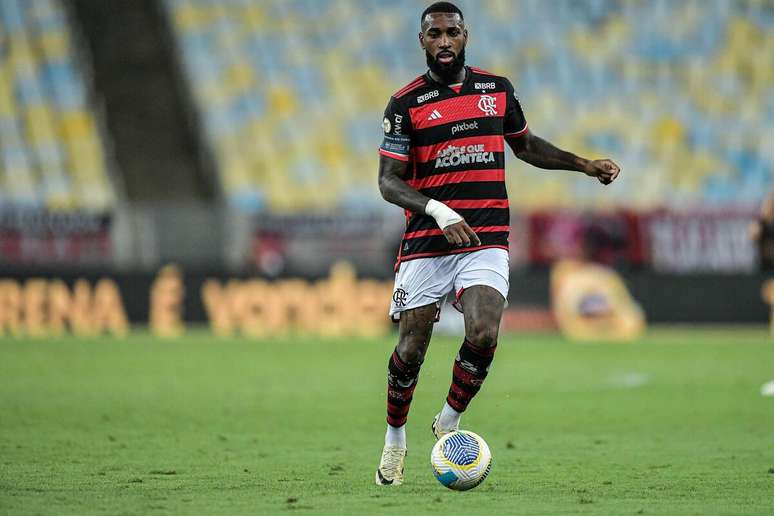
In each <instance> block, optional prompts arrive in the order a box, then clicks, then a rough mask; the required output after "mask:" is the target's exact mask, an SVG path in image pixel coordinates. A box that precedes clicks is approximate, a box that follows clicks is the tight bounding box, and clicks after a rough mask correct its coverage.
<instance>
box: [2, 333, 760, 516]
mask: <svg viewBox="0 0 774 516" xmlns="http://www.w3.org/2000/svg"><path fill="white" fill-rule="evenodd" d="M393 346H394V339H386V340H378V341H352V342H341V341H319V340H309V339H298V340H284V341H280V342H254V341H244V340H233V341H232V340H223V339H215V338H211V337H209V336H207V335H206V334H203V333H197V334H193V335H191V336H188V337H186V338H184V339H181V340H178V341H172V342H168V341H159V340H155V339H153V338H151V337H148V336H142V335H138V336H134V337H131V338H128V339H125V340H110V339H103V340H96V339H95V340H77V339H61V340H49V341H42V340H9V339H6V340H0V513H7V514H38V513H47V514H64V513H77V514H86V513H112V514H119V513H120V514H155V513H174V514H213V513H228V514H234V513H251V514H260V513H276V514H283V513H294V512H304V513H308V514H325V513H339V514H358V515H362V514H412V515H413V514H508V513H520V514H537V513H546V514H558V513H578V512H581V513H593V514H605V513H612V514H627V513H628V514H631V513H635V514H642V513H646V514H653V513H656V514H665V513H672V514H708V513H712V514H723V513H725V514H774V398H764V397H762V396H761V395H760V394H759V388H760V385H761V384H762V383H763V382H765V381H767V380H770V379H773V378H774V343H772V339H771V337H769V336H768V335H767V334H766V333H765V332H764V331H763V330H749V329H726V330H722V331H720V330H717V331H691V330H684V331H683V330H661V331H655V332H652V333H651V334H650V335H649V336H648V337H647V338H644V339H643V340H641V341H639V342H637V343H635V344H631V345H615V344H590V345H577V344H570V343H567V342H564V341H563V340H562V339H560V338H559V337H556V336H534V335H533V336H511V337H506V338H502V339H501V342H500V346H499V348H498V352H497V357H496V359H495V362H494V365H493V367H492V372H491V374H490V376H489V378H488V379H487V382H486V384H485V385H484V388H483V389H482V391H481V393H480V395H479V396H478V397H477V398H476V399H475V400H474V401H473V403H472V405H471V407H470V409H469V411H468V413H467V414H466V415H465V417H464V418H463V425H462V426H463V428H468V429H470V430H473V431H475V432H477V433H479V434H481V435H482V436H483V437H484V438H485V439H486V440H487V441H488V443H489V445H490V447H491V448H492V453H493V456H494V462H493V467H492V473H491V475H490V476H489V478H488V479H487V480H486V482H485V483H484V484H482V485H481V486H480V487H479V488H477V489H475V490H473V491H469V492H466V493H456V492H452V491H448V490H446V489H444V488H443V487H442V486H441V485H440V484H439V483H438V482H437V481H436V480H435V479H434V478H433V475H432V473H431V471H430V466H429V460H428V457H429V453H430V448H431V446H432V444H433V439H432V436H431V434H430V430H429V427H430V422H431V419H432V417H433V415H435V413H436V412H437V411H438V409H439V407H440V405H441V404H442V402H443V399H444V396H445V393H446V390H447V389H448V385H449V380H450V374H451V365H452V359H453V357H454V354H455V352H456V349H457V347H458V340H457V339H449V338H436V339H435V340H434V341H433V343H432V345H431V347H430V352H429V353H428V356H427V360H426V362H425V366H424V368H423V371H422V375H421V377H420V382H419V386H418V388H417V391H416V393H415V402H414V404H413V406H412V411H411V415H410V417H409V423H408V425H409V426H408V437H409V456H408V458H407V464H406V485H404V486H401V487H392V488H384V487H377V486H375V485H373V476H374V470H375V467H376V464H377V461H378V458H379V454H380V452H381V445H382V438H383V432H384V425H385V423H384V417H385V416H384V407H385V400H384V396H385V393H384V390H385V375H386V364H387V358H388V355H389V352H390V351H391V349H392V347H393Z"/></svg>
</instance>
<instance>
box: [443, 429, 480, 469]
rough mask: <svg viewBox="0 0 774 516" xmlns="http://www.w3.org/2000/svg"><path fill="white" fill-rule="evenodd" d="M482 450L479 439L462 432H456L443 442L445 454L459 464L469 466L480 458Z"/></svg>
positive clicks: (448, 458)
mask: <svg viewBox="0 0 774 516" xmlns="http://www.w3.org/2000/svg"><path fill="white" fill-rule="evenodd" d="M479 452H480V449H479V446H478V441H477V440H476V439H475V437H472V436H470V435H467V434H463V433H461V432H455V433H454V434H453V435H452V436H451V437H450V438H449V439H447V440H446V442H445V443H444V444H443V455H444V457H446V459H447V460H449V461H450V462H452V463H454V464H457V465H458V466H468V465H470V464H473V463H474V462H476V460H477V459H478V454H479Z"/></svg>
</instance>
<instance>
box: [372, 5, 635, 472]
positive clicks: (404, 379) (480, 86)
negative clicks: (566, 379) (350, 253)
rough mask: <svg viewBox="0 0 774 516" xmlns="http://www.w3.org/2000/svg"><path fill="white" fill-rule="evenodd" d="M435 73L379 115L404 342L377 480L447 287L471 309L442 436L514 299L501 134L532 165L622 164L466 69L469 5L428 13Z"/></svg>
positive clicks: (590, 168) (599, 169)
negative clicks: (570, 145) (540, 119)
mask: <svg viewBox="0 0 774 516" xmlns="http://www.w3.org/2000/svg"><path fill="white" fill-rule="evenodd" d="M420 21H421V31H422V32H420V33H419V44H420V46H421V47H422V49H423V50H424V52H425V55H426V57H427V65H428V68H429V71H428V72H427V73H425V74H424V75H421V76H419V77H417V78H416V79H414V80H413V81H411V82H410V83H409V84H408V85H407V86H405V87H404V88H402V89H401V90H399V91H398V92H396V93H395V94H393V96H392V98H391V99H390V102H389V104H388V105H387V109H386V111H385V113H384V121H383V128H384V141H383V143H382V145H381V147H380V149H379V153H380V154H381V156H380V162H379V189H380V191H381V193H382V197H384V199H385V200H386V201H388V202H391V203H393V204H396V205H398V206H400V207H402V208H404V209H405V213H406V231H405V234H404V235H403V240H402V242H401V247H400V250H399V252H398V259H397V263H396V265H395V269H396V275H395V288H394V291H393V296H392V304H391V307H390V315H391V316H392V317H393V319H394V320H395V319H399V339H398V345H397V347H396V348H395V351H394V352H393V353H392V355H391V356H390V359H389V362H388V366H387V368H388V375H387V433H386V436H385V440H384V450H383V452H382V458H381V462H380V464H379V467H378V469H377V471H376V483H377V484H379V485H398V484H401V483H403V464H404V459H405V456H406V426H405V425H406V418H407V416H408V412H409V407H410V405H411V400H412V396H413V393H414V388H415V387H416V385H417V380H418V378H419V370H420V367H421V366H422V361H423V360H424V357H425V352H426V351H427V346H428V344H429V342H430V336H431V334H432V331H433V324H434V322H435V321H436V320H437V316H438V315H439V308H440V302H441V301H442V300H443V298H444V297H445V296H446V295H447V294H448V293H449V292H451V291H454V292H455V293H456V302H455V306H456V307H457V308H458V309H459V310H461V311H462V313H463V314H464V318H465V340H464V342H463V343H462V346H461V347H460V350H459V352H458V354H457V357H456V359H455V361H454V366H453V369H452V381H451V386H450V388H449V393H448V396H447V397H446V403H445V404H444V405H443V408H442V409H441V411H440V413H439V414H438V415H436V417H435V419H434V420H433V424H432V431H433V433H434V434H435V436H436V438H440V437H441V436H442V435H444V434H446V433H448V432H451V431H453V430H456V429H457V428H458V426H459V422H460V416H461V415H462V413H463V412H464V411H465V409H466V408H467V407H468V403H470V400H471V399H472V398H473V397H474V396H475V395H476V393H477V392H478V391H479V389H480V388H481V385H482V384H483V382H484V379H485V378H486V376H487V373H488V372H489V366H490V364H491V363H492V359H493V358H494V355H495V350H496V349H497V333H498V329H499V326H500V318H501V316H502V312H503V307H504V304H505V300H506V298H507V296H508V273H509V270H508V233H509V229H510V228H509V220H510V216H509V212H508V198H507V195H506V191H505V177H504V175H505V170H504V169H505V153H504V143H508V146H509V147H510V148H511V149H512V150H513V152H514V154H515V155H516V157H518V158H519V159H521V160H523V161H526V162H527V163H530V164H532V165H534V166H536V167H540V168H545V169H565V170H574V171H578V172H583V173H585V174H586V175H588V176H591V177H594V178H597V179H598V180H599V181H600V182H601V183H602V184H609V183H610V182H612V181H613V180H615V178H616V177H617V176H618V173H619V170H620V169H619V167H618V166H617V165H616V164H615V163H613V162H612V161H610V160H608V159H604V160H594V161H592V160H588V159H585V158H581V157H578V156H576V155H574V154H572V153H570V152H566V151H563V150H560V149H558V148H556V147H554V146H553V145H551V144H550V143H548V142H547V141H545V140H543V139H541V138H538V137H537V136H535V135H534V134H532V133H531V132H530V130H529V128H528V127H527V122H526V120H525V118H524V114H523V113H522V110H521V106H520V105H519V101H518V100H517V98H516V96H515V95H514V89H513V86H512V85H511V83H510V81H508V79H506V78H505V77H499V76H497V75H494V74H491V73H489V72H486V71H484V70H480V69H478V68H473V67H469V66H465V45H466V43H467V40H468V30H467V29H466V27H465V21H464V18H463V14H462V11H460V9H459V8H457V7H456V6H455V5H453V4H452V3H449V2H436V3H434V4H432V5H431V6H429V7H428V8H427V9H425V10H424V12H423V13H422V16H421V19H420Z"/></svg>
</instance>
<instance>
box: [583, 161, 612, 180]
mask: <svg viewBox="0 0 774 516" xmlns="http://www.w3.org/2000/svg"><path fill="white" fill-rule="evenodd" d="M583 172H584V173H585V174H586V175H587V176H590V177H596V178H597V179H598V180H599V182H600V183H602V184H603V185H609V184H610V183H612V182H613V181H615V178H616V177H618V174H620V173H621V167H619V166H618V165H616V164H615V163H614V162H613V160H611V159H595V160H594V161H589V162H588V163H587V164H586V168H585V170H584V171H583Z"/></svg>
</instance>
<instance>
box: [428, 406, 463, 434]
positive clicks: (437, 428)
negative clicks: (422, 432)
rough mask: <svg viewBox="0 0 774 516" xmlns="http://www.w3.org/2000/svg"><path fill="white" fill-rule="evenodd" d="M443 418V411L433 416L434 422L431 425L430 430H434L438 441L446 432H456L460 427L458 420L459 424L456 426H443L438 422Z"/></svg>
mask: <svg viewBox="0 0 774 516" xmlns="http://www.w3.org/2000/svg"><path fill="white" fill-rule="evenodd" d="M439 419H441V413H440V412H439V413H438V414H436V415H435V417H434V418H433V424H432V425H430V430H432V431H433V435H434V436H435V440H436V441H437V440H438V439H440V438H441V437H443V436H444V435H446V434H450V433H452V432H456V431H457V430H459V429H460V424H459V422H457V426H455V427H454V428H441V426H440V425H439V424H438V420H439Z"/></svg>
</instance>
